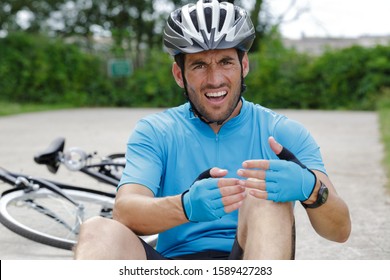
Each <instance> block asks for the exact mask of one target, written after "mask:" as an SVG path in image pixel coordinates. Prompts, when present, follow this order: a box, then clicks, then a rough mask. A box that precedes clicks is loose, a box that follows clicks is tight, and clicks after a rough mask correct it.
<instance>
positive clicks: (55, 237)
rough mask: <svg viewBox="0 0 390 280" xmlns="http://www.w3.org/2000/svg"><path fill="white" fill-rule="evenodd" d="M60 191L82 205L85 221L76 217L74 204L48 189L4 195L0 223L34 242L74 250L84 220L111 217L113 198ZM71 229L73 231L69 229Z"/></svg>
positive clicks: (81, 190) (76, 190)
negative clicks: (94, 217) (95, 217)
mask: <svg viewBox="0 0 390 280" xmlns="http://www.w3.org/2000/svg"><path fill="white" fill-rule="evenodd" d="M61 188H62V190H63V191H64V193H66V194H67V195H69V196H70V197H71V198H72V199H73V200H75V201H77V202H78V203H83V205H84V207H85V211H84V213H83V216H82V217H81V216H77V215H76V214H75V213H73V211H74V210H75V209H76V207H75V206H74V205H73V204H71V203H70V202H69V201H68V200H66V199H64V198H63V197H61V196H58V195H57V194H55V193H53V192H51V191H50V190H48V189H45V188H40V189H38V190H34V191H30V192H26V191H25V190H24V189H20V188H15V189H11V190H8V191H6V192H4V193H3V194H2V196H1V198H0V222H1V223H2V224H3V225H4V226H5V227H6V228H8V229H9V230H11V231H13V232H15V233H16V234H19V235H21V236H23V237H25V238H28V239H30V240H33V241H35V242H39V243H42V244H45V245H49V246H52V247H57V248H61V249H66V250H72V249H73V247H74V245H75V244H76V240H77V236H78V230H79V229H78V228H77V227H78V226H79V225H80V224H81V223H82V222H83V221H84V220H86V219H88V218H90V217H93V216H104V217H108V218H111V217H112V209H113V205H114V194H111V193H105V192H99V191H95V190H91V189H84V188H79V187H71V186H62V187H61ZM79 211H80V210H79ZM50 215H52V216H54V217H50ZM72 219H74V221H72ZM76 220H78V221H76ZM67 223H69V224H68V225H67V226H66V225H65V224H67ZM72 226H73V227H74V229H73V230H72V229H71V228H67V227H72Z"/></svg>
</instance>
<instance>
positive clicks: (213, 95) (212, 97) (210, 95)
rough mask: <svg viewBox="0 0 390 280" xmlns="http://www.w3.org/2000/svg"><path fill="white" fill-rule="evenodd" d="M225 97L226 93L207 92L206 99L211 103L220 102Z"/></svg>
mask: <svg viewBox="0 0 390 280" xmlns="http://www.w3.org/2000/svg"><path fill="white" fill-rule="evenodd" d="M226 95H227V91H225V90H224V91H218V92H207V93H206V97H207V99H209V100H211V101H221V100H223V99H224V98H225V96H226Z"/></svg>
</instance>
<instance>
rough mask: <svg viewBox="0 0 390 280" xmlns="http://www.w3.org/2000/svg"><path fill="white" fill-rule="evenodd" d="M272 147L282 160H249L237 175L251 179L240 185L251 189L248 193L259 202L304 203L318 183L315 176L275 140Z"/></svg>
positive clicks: (271, 138) (271, 144)
mask: <svg viewBox="0 0 390 280" xmlns="http://www.w3.org/2000/svg"><path fill="white" fill-rule="evenodd" d="M269 145H270V147H271V149H272V150H273V151H274V153H275V154H276V155H277V156H278V157H279V158H280V159H281V160H248V161H245V162H244V163H243V167H244V169H240V170H238V172H237V174H238V175H239V176H241V177H245V178H248V179H247V180H241V181H240V184H241V185H242V186H245V187H246V188H251V189H253V190H251V191H250V192H249V193H250V194H251V195H253V196H255V197H257V198H261V199H267V200H273V201H275V202H287V201H295V200H300V201H305V200H307V199H308V198H309V197H310V195H311V193H312V191H313V189H314V186H315V183H316V176H315V175H314V173H313V172H312V171H310V170H309V169H307V168H306V166H304V165H303V164H302V163H301V162H300V161H299V160H298V159H297V158H296V157H295V156H294V154H292V153H291V152H290V151H289V150H287V149H286V148H283V147H282V145H280V144H279V143H278V142H276V141H275V139H274V138H273V137H270V138H269Z"/></svg>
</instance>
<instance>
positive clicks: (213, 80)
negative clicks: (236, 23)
mask: <svg viewBox="0 0 390 280" xmlns="http://www.w3.org/2000/svg"><path fill="white" fill-rule="evenodd" d="M242 64H243V74H244V76H245V75H246V74H247V72H248V68H249V67H248V57H247V55H246V54H245V56H244V58H243V62H242ZM175 65H176V64H175ZM175 65H174V69H173V73H174V76H175V78H176V81H177V82H178V84H179V85H180V86H182V87H184V82H183V77H182V76H181V75H182V73H181V70H180V68H179V67H178V66H177V65H176V66H175ZM175 67H176V69H175ZM184 74H185V78H186V81H187V93H188V96H189V99H190V100H191V102H192V103H193V104H194V106H195V108H196V109H197V110H198V111H199V113H200V114H201V115H202V116H203V117H204V118H205V119H206V120H207V121H209V122H217V121H224V120H226V119H227V118H229V117H234V116H236V115H237V114H238V112H239V109H238V110H236V111H237V112H235V109H236V107H237V102H238V100H239V98H240V96H241V95H240V93H241V65H240V61H239V58H238V54H237V51H236V50H235V49H226V50H210V51H204V52H201V53H196V54H186V55H185V62H184ZM233 111H234V113H233V114H232V112H233Z"/></svg>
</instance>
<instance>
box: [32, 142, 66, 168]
mask: <svg viewBox="0 0 390 280" xmlns="http://www.w3.org/2000/svg"><path fill="white" fill-rule="evenodd" d="M64 146H65V138H63V137H59V138H56V139H54V140H53V141H52V142H51V143H50V145H49V147H47V148H46V149H45V150H44V151H42V152H39V153H37V154H36V155H35V156H34V161H35V162H36V163H38V164H45V165H46V166H47V169H49V171H50V172H52V173H56V172H57V170H58V168H59V167H60V164H61V163H60V161H59V153H60V152H62V151H63V150H64Z"/></svg>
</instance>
